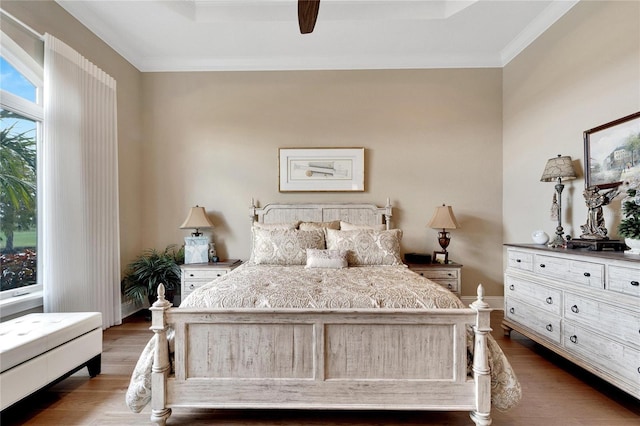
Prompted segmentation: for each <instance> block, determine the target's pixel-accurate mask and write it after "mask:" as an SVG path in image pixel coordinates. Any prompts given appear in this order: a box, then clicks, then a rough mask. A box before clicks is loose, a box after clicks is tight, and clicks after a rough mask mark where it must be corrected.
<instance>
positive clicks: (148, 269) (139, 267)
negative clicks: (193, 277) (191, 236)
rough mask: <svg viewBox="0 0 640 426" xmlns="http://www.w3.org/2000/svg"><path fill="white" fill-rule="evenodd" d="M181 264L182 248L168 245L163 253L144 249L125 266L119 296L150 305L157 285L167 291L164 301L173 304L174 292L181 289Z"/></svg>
mask: <svg viewBox="0 0 640 426" xmlns="http://www.w3.org/2000/svg"><path fill="white" fill-rule="evenodd" d="M182 262H184V251H183V249H182V248H180V249H178V250H176V249H175V245H169V246H167V247H166V248H165V249H164V251H158V250H156V249H147V250H145V251H144V252H143V253H142V254H141V255H140V256H138V257H137V258H136V259H134V260H133V261H132V262H131V263H130V264H129V265H128V266H127V270H126V272H125V275H124V278H123V279H122V281H121V283H120V285H121V289H122V294H124V295H125V297H127V298H129V299H130V300H133V301H134V302H136V303H138V304H142V303H144V301H145V300H148V301H149V304H150V305H151V304H153V302H155V301H156V299H157V289H158V285H159V284H160V283H162V284H164V287H165V289H166V291H167V294H166V297H167V300H169V301H172V300H173V295H174V294H175V291H176V290H177V289H178V288H180V266H179V264H180V263H182Z"/></svg>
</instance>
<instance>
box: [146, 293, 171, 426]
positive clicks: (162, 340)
mask: <svg viewBox="0 0 640 426" xmlns="http://www.w3.org/2000/svg"><path fill="white" fill-rule="evenodd" d="M164 294H165V290H164V285H163V284H160V285H159V286H158V300H156V302H155V303H154V304H153V305H152V306H151V308H149V310H150V311H151V327H150V329H151V331H153V332H154V333H155V335H156V347H155V350H154V352H153V367H152V369H151V389H153V392H152V394H151V423H153V424H156V425H160V426H164V425H165V424H166V422H167V419H168V418H169V416H170V415H171V409H169V408H167V407H166V397H167V395H166V393H167V387H166V386H167V375H168V374H169V368H170V367H169V345H168V343H167V324H166V323H165V320H164V319H165V318H164V314H165V311H166V310H167V309H169V308H170V307H171V303H170V302H169V301H167V300H166V299H165V298H164Z"/></svg>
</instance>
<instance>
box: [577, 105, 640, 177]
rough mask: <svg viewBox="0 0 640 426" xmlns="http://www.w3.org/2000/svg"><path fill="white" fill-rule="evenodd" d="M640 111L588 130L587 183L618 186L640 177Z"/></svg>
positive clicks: (586, 146) (585, 138)
mask: <svg viewBox="0 0 640 426" xmlns="http://www.w3.org/2000/svg"><path fill="white" fill-rule="evenodd" d="M639 138H640V112H635V113H633V114H630V115H627V116H626V117H622V118H619V119H617V120H614V121H611V122H609V123H606V124H603V125H601V126H598V127H595V128H593V129H590V130H586V131H585V132H584V174H585V187H587V188H588V187H590V186H597V187H599V188H600V189H608V188H615V187H618V186H619V185H621V184H622V182H625V181H631V180H634V178H635V179H640V165H638V156H639V155H640V152H639V151H640V147H639V146H638V139H639Z"/></svg>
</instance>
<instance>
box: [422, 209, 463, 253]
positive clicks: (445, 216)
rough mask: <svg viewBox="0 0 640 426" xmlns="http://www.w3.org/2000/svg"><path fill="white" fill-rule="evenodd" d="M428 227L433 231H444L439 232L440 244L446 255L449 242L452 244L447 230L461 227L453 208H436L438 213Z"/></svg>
mask: <svg viewBox="0 0 640 426" xmlns="http://www.w3.org/2000/svg"><path fill="white" fill-rule="evenodd" d="M427 226H429V227H430V228H433V229H442V231H439V232H438V243H440V247H442V251H443V252H444V253H445V254H446V253H447V247H448V246H449V242H451V236H450V234H449V232H448V231H447V229H457V228H460V225H458V222H457V221H456V217H455V215H454V214H453V209H452V208H451V206H445V205H444V204H443V205H441V206H438V207H436V211H435V212H434V213H433V217H432V218H431V220H430V221H429V223H428V224H427Z"/></svg>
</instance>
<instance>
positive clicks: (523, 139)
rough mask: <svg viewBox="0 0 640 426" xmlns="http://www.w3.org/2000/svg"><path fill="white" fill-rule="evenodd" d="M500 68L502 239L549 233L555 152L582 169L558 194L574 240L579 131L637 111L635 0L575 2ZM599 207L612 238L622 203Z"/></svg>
mask: <svg viewBox="0 0 640 426" xmlns="http://www.w3.org/2000/svg"><path fill="white" fill-rule="evenodd" d="M503 72H504V85H503V92H504V99H503V109H504V134H503V144H504V152H503V162H504V163H503V182H504V183H503V187H504V192H503V205H504V214H503V216H504V240H505V242H531V238H530V234H531V231H533V230H535V229H543V230H545V231H546V232H547V233H548V234H550V235H551V234H553V232H554V229H555V224H556V222H554V221H551V220H550V219H549V209H550V206H551V198H552V196H553V193H554V184H553V183H543V182H540V176H541V175H542V171H543V169H544V166H545V163H546V161H547V159H549V158H551V157H554V156H555V155H557V154H562V155H570V156H571V157H572V159H573V160H574V167H575V168H576V169H577V171H578V172H579V177H578V179H576V180H573V181H568V182H566V187H565V189H564V192H563V209H564V210H565V214H563V225H564V227H565V232H566V233H568V234H570V235H573V236H576V237H577V236H579V235H580V233H581V231H580V225H582V224H584V223H585V222H586V219H587V208H586V206H585V202H584V198H583V196H582V191H583V189H584V173H583V170H584V169H583V168H584V143H583V131H585V130H588V129H592V128H594V127H596V126H598V125H600V124H604V123H607V122H609V121H612V120H614V119H617V118H620V117H624V116H626V115H628V114H631V113H633V112H636V111H640V2H628V1H621V2H616V1H607V2H604V1H603V2H593V1H588V2H584V1H583V2H580V3H578V4H577V5H576V6H575V7H574V8H573V9H572V10H571V11H569V12H568V13H567V14H566V15H565V16H564V17H563V18H562V19H561V20H560V21H558V22H557V23H556V24H555V25H553V26H552V27H551V29H549V30H548V31H547V32H546V33H545V34H543V35H542V36H541V37H540V38H538V39H537V40H536V41H535V42H534V43H533V44H532V45H531V46H529V47H528V48H527V49H526V50H525V51H524V52H523V53H521V54H520V55H519V56H518V57H517V58H515V59H514V60H513V61H512V62H511V63H510V64H508V65H507V66H506V67H505V68H504V70H503ZM604 210H605V222H606V225H607V228H608V229H609V232H610V234H613V236H614V237H617V235H615V233H616V232H615V230H616V227H617V224H618V223H619V221H620V216H619V212H620V200H619V199H617V200H615V201H614V202H613V203H612V204H611V205H610V206H608V207H605V209H604Z"/></svg>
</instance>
